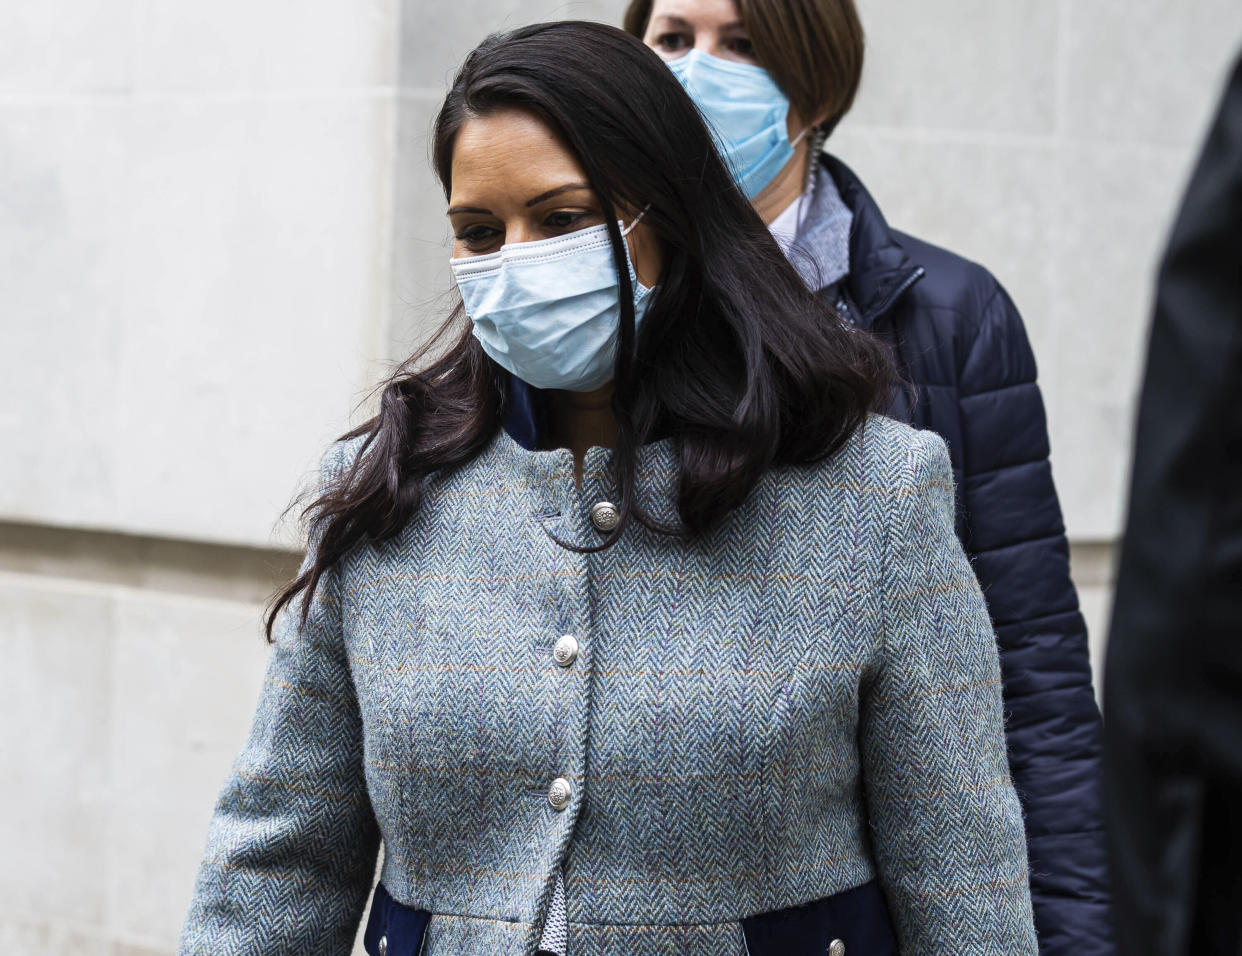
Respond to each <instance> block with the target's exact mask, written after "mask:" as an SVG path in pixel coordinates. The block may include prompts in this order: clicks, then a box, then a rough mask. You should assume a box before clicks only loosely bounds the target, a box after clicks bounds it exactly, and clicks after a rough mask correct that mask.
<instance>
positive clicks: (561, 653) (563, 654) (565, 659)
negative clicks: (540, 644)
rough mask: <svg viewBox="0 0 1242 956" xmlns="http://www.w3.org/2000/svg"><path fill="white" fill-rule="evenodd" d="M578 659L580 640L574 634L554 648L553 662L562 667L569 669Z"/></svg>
mask: <svg viewBox="0 0 1242 956" xmlns="http://www.w3.org/2000/svg"><path fill="white" fill-rule="evenodd" d="M577 659H578V639H577V638H576V637H574V636H573V635H572V634H566V635H565V636H564V637H562V638H561V639H560V640H559V641H557V642H556V646H555V647H553V648H552V660H554V661H556V662H557V663H558V664H560V665H561V667H569V666H570V665H571V664H572V663H573V662H574V661H576V660H577Z"/></svg>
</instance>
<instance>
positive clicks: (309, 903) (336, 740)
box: [179, 452, 379, 956]
mask: <svg viewBox="0 0 1242 956" xmlns="http://www.w3.org/2000/svg"><path fill="white" fill-rule="evenodd" d="M332 454H333V453H332V452H330V453H329V455H332ZM323 473H324V476H325V477H327V478H331V476H332V475H333V473H334V469H333V467H332V466H331V465H329V464H327V463H325V466H324V470H323ZM310 560H311V558H310V556H309V555H308V557H307V561H308V562H309V561H310ZM304 566H305V565H304ZM299 611H300V607H299V606H298V601H297V600H295V601H294V602H293V604H292V605H291V606H290V608H289V609H288V610H287V611H286V612H285V614H284V615H283V617H282V618H281V620H280V622H279V623H278V625H277V630H276V635H275V642H274V646H273V647H272V651H271V658H270V661H269V664H268V668H267V677H266V680H265V682H264V685H263V691H262V696H261V698H260V701H259V705H258V711H257V713H256V715H255V718H254V724H253V727H252V729H251V731H250V736H249V739H248V740H247V742H246V744H245V746H244V747H243V749H242V751H241V754H240V755H239V756H238V757H237V759H236V761H235V762H234V765H233V768H232V772H231V773H230V775H229V777H228V779H227V781H226V783H225V785H224V789H223V791H222V792H221V794H220V797H219V800H218V801H217V803H216V809H215V815H214V817H213V819H212V821H211V824H210V827H209V830H208V835H207V849H206V852H205V853H204V856H203V860H202V863H201V865H200V867H199V873H198V881H197V884H196V886H195V890H194V896H193V899H192V900H191V903H190V910H189V915H188V916H187V917H186V921H185V925H184V927H183V929H182V936H181V945H180V949H179V953H180V954H182V956H191V954H193V956H199V954H201V956H207V954H212V956H242V954H246V956H279V954H288V953H307V954H309V953H317V954H337V956H347V954H348V953H350V952H351V951H352V949H353V943H354V936H355V933H356V931H357V926H358V922H359V919H360V917H361V914H362V910H363V906H364V903H365V901H366V895H367V892H368V890H369V889H370V886H371V879H372V876H373V875H374V871H375V862H376V856H377V854H378V850H379V837H378V828H377V826H376V823H375V818H374V815H373V813H372V810H371V804H370V801H369V799H368V796H367V790H366V784H365V781H364V777H363V759H362V721H361V718H360V716H359V710H358V702H357V698H356V696H355V692H354V684H353V680H352V678H351V676H350V671H349V666H348V663H347V660H346V655H345V649H344V644H343V638H342V629H341V610H340V605H339V584H338V579H337V573H336V570H335V569H333V570H332V571H330V572H329V573H328V574H326V575H324V577H323V579H322V581H321V583H320V585H319V589H318V591H317V593H316V595H315V598H314V600H313V602H312V604H311V610H310V616H309V618H308V622H307V624H306V626H305V627H301V626H300V625H299Z"/></svg>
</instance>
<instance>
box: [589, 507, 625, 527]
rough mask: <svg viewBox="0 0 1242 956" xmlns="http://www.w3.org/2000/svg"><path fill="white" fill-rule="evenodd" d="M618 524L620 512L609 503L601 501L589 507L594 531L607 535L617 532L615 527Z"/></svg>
mask: <svg viewBox="0 0 1242 956" xmlns="http://www.w3.org/2000/svg"><path fill="white" fill-rule="evenodd" d="M620 523H621V512H620V511H619V510H617V506H616V505H614V504H613V503H612V502H611V501H601V502H599V503H598V504H595V505H592V506H591V524H593V525H595V530H596V531H602V532H604V534H607V533H608V532H610V531H615V530H617V525H619V524H620Z"/></svg>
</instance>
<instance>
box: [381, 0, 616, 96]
mask: <svg viewBox="0 0 1242 956" xmlns="http://www.w3.org/2000/svg"><path fill="white" fill-rule="evenodd" d="M624 10H625V3H623V2H621V0H457V2H454V3H440V2H426V0H402V18H401V53H400V60H401V85H402V86H403V87H405V88H416V89H423V90H430V91H443V90H445V89H447V88H448V85H449V83H450V82H451V80H452V77H453V74H454V73H456V71H457V69H458V67H460V66H461V63H462V61H463V60H464V59H465V57H466V54H467V53H469V52H470V51H471V50H472V49H474V47H475V46H477V45H478V43H479V42H480V41H481V40H482V39H483V38H484V37H485V36H487V35H488V34H489V33H494V32H496V31H499V30H508V29H512V28H514V27H520V26H525V25H526V24H528V23H538V22H541V21H545V20H599V21H602V22H604V23H611V24H613V25H614V26H620V23H621V14H622V12H623V11H624Z"/></svg>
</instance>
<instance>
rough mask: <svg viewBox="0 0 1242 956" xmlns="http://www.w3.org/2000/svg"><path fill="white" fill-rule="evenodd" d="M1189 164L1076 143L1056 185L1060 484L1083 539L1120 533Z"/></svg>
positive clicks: (1152, 152) (1063, 159) (1055, 418)
mask: <svg viewBox="0 0 1242 956" xmlns="http://www.w3.org/2000/svg"><path fill="white" fill-rule="evenodd" d="M1188 171H1189V159H1188V157H1187V156H1186V154H1185V152H1184V151H1182V150H1168V149H1155V148H1143V147H1137V146H1121V145H1118V146H1095V145H1084V146H1066V147H1064V148H1062V149H1060V150H1059V151H1058V154H1057V171H1056V175H1055V178H1054V183H1055V188H1054V189H1053V190H1052V191H1051V193H1050V196H1051V198H1052V200H1053V202H1054V203H1055V207H1054V208H1055V211H1056V214H1055V216H1054V221H1055V223H1056V234H1055V242H1054V244H1053V248H1054V250H1055V263H1054V269H1055V274H1056V300H1055V309H1056V312H1055V322H1056V345H1055V351H1054V352H1053V353H1052V356H1051V357H1052V359H1053V360H1054V361H1055V363H1056V366H1057V368H1058V374H1059V379H1058V387H1057V389H1056V391H1055V392H1054V393H1053V395H1052V396H1051V398H1052V401H1051V402H1050V420H1051V423H1052V429H1053V436H1054V445H1053V451H1054V458H1053V461H1054V464H1055V466H1056V477H1057V483H1058V486H1059V488H1060V491H1061V496H1062V502H1063V504H1064V507H1065V511H1066V521H1067V524H1068V526H1069V528H1070V530H1071V533H1072V535H1073V536H1074V537H1076V538H1084V539H1087V540H1102V539H1109V538H1113V537H1115V536H1116V535H1118V534H1119V533H1120V531H1121V525H1122V521H1123V518H1124V507H1125V499H1126V482H1127V476H1128V470H1129V462H1130V450H1131V436H1132V431H1133V416H1134V405H1135V398H1136V392H1137V388H1138V383H1139V379H1140V376H1141V374H1142V362H1143V355H1144V349H1145V345H1146V342H1147V328H1148V323H1149V321H1150V316H1151V304H1152V293H1153V290H1154V287H1155V272H1156V267H1157V265H1158V262H1159V256H1160V254H1161V252H1162V250H1163V247H1164V242H1165V236H1166V234H1167V231H1168V228H1169V225H1170V224H1171V222H1172V216H1173V214H1174V211H1175V208H1176V205H1177V201H1178V196H1179V195H1180V192H1181V189H1182V184H1183V180H1184V177H1185V176H1186V175H1187V173H1188Z"/></svg>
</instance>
